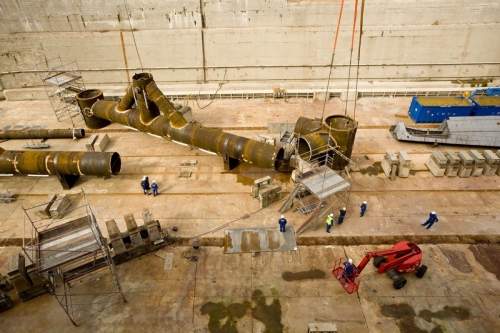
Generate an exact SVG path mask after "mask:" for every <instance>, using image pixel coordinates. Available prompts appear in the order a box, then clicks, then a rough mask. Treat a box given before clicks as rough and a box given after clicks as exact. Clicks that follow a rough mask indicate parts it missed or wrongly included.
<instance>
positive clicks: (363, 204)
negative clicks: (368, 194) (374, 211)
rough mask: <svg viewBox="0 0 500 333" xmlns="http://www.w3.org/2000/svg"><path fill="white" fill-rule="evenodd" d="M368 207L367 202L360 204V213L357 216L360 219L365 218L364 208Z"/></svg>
mask: <svg viewBox="0 0 500 333" xmlns="http://www.w3.org/2000/svg"><path fill="white" fill-rule="evenodd" d="M367 207H368V202H366V201H363V203H362V204H361V213H360V214H359V216H360V217H363V216H365V212H366V208H367Z"/></svg>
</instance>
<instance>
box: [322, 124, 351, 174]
mask: <svg viewBox="0 0 500 333" xmlns="http://www.w3.org/2000/svg"><path fill="white" fill-rule="evenodd" d="M324 130H325V131H328V132H329V133H330V135H332V136H333V137H335V140H336V141H337V144H338V145H339V148H338V150H339V151H340V152H341V153H342V154H343V155H345V156H347V157H348V158H349V159H350V158H351V154H352V148H353V146H354V140H355V139H356V131H357V130H358V122H357V121H356V120H354V119H352V118H351V117H348V116H344V115H332V116H329V117H327V118H326V119H325V126H324ZM348 164H349V161H347V160H345V159H344V158H343V157H342V156H339V155H338V154H336V155H335V157H334V158H333V166H332V168H333V169H336V170H340V169H343V168H344V167H346V166H347V165H348Z"/></svg>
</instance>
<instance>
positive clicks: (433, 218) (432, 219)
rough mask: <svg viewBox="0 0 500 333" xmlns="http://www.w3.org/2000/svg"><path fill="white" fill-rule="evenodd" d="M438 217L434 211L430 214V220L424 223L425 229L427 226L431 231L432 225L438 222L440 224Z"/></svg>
mask: <svg viewBox="0 0 500 333" xmlns="http://www.w3.org/2000/svg"><path fill="white" fill-rule="evenodd" d="M438 221H439V220H438V217H437V215H436V212H434V211H432V212H430V214H429V219H428V220H427V221H426V222H425V223H422V225H423V226H424V227H425V226H427V228H426V229H430V227H432V225H433V224H434V223H436V222H438Z"/></svg>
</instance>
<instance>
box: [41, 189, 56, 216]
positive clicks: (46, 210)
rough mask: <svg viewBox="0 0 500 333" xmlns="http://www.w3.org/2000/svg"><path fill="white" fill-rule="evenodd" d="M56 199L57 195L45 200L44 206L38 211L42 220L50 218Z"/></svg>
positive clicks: (50, 195) (49, 196) (51, 195)
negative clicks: (51, 208)
mask: <svg viewBox="0 0 500 333" xmlns="http://www.w3.org/2000/svg"><path fill="white" fill-rule="evenodd" d="M56 199H57V195H56V194H49V195H48V196H47V198H45V201H44V202H43V204H42V205H41V206H40V209H39V210H38V216H40V217H41V218H46V217H50V207H52V204H53V203H54V201H56Z"/></svg>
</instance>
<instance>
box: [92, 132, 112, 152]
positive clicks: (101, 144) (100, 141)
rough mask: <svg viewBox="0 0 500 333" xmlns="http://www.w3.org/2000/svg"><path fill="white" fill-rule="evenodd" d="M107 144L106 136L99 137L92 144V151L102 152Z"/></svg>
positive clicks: (107, 138)
mask: <svg viewBox="0 0 500 333" xmlns="http://www.w3.org/2000/svg"><path fill="white" fill-rule="evenodd" d="M108 143H109V137H108V135H107V134H104V135H99V136H98V138H97V141H96V142H95V144H94V150H95V151H99V152H103V151H104V150H105V149H106V146H107V145H108Z"/></svg>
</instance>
